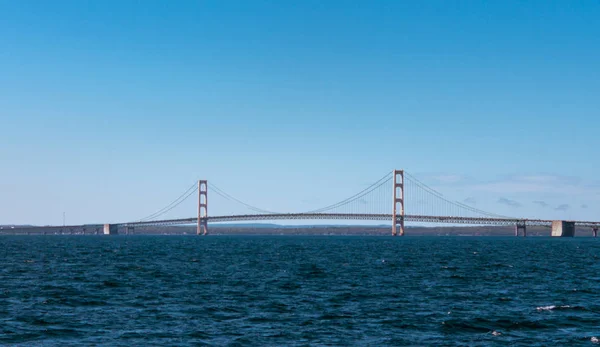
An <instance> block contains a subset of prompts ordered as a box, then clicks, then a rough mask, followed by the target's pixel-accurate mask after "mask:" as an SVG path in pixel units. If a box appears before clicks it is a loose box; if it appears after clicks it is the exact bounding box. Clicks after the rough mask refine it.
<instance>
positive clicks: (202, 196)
mask: <svg viewBox="0 0 600 347" xmlns="http://www.w3.org/2000/svg"><path fill="white" fill-rule="evenodd" d="M207 218H208V182H207V181H206V180H200V181H198V225H197V230H196V234H198V235H206V234H208V219H207Z"/></svg>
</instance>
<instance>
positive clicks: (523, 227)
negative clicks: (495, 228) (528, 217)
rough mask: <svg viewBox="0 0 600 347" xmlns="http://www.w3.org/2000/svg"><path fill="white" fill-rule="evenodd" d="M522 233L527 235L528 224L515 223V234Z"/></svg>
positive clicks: (524, 235)
mask: <svg viewBox="0 0 600 347" xmlns="http://www.w3.org/2000/svg"><path fill="white" fill-rule="evenodd" d="M520 233H522V234H523V237H527V224H525V223H517V225H515V236H519V234H520Z"/></svg>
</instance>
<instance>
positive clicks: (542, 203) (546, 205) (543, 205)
mask: <svg viewBox="0 0 600 347" xmlns="http://www.w3.org/2000/svg"><path fill="white" fill-rule="evenodd" d="M533 203H534V204H536V205H538V206H541V207H548V206H550V205H548V204H547V203H546V202H545V201H534V202H533Z"/></svg>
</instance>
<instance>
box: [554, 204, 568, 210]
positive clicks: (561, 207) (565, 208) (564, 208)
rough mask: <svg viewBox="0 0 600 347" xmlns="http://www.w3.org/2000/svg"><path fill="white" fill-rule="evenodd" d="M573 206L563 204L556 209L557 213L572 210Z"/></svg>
mask: <svg viewBox="0 0 600 347" xmlns="http://www.w3.org/2000/svg"><path fill="white" fill-rule="evenodd" d="M570 208H571V206H570V205H568V204H562V205H559V206H558V207H557V208H555V210H556V211H567V210H568V209H570Z"/></svg>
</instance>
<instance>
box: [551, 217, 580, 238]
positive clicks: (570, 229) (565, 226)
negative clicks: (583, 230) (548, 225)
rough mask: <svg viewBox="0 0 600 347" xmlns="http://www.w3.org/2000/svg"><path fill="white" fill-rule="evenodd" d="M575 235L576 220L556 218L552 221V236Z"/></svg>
mask: <svg viewBox="0 0 600 347" xmlns="http://www.w3.org/2000/svg"><path fill="white" fill-rule="evenodd" d="M573 236H575V222H567V221H564V220H555V221H553V222H552V237H573Z"/></svg>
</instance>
